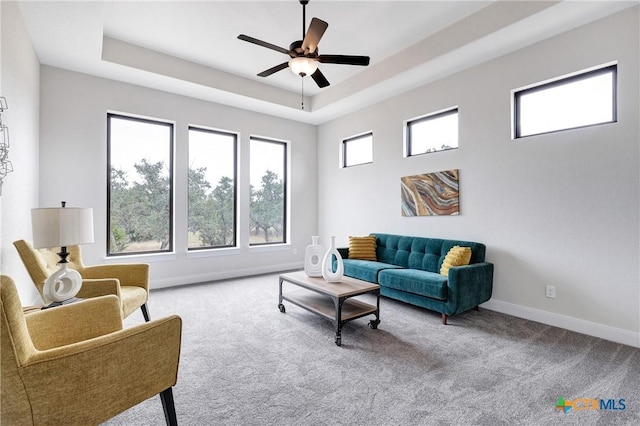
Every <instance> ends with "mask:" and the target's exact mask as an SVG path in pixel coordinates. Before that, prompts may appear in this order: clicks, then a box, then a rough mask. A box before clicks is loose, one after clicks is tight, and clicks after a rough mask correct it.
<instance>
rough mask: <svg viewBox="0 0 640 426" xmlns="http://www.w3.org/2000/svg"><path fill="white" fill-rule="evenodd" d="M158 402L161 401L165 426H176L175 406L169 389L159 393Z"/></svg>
mask: <svg viewBox="0 0 640 426" xmlns="http://www.w3.org/2000/svg"><path fill="white" fill-rule="evenodd" d="M160 400H161V401H162V409H163V410H164V418H165V420H166V421H167V426H178V419H177V417H176V406H175V404H174V402H173V391H172V390H171V388H167V389H165V390H163V391H162V392H160Z"/></svg>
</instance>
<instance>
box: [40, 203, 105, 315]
mask: <svg viewBox="0 0 640 426" xmlns="http://www.w3.org/2000/svg"><path fill="white" fill-rule="evenodd" d="M65 204H66V202H65V201H63V202H62V207H49V208H38V209H31V226H32V231H33V247H34V248H36V249H39V248H53V247H60V252H59V253H58V256H60V262H58V264H59V265H60V269H58V270H57V271H56V272H54V273H53V274H51V276H50V277H49V278H47V280H46V281H45V282H44V288H43V294H44V296H45V298H47V299H49V300H51V301H53V303H51V304H50V305H49V306H48V307H52V306H59V305H64V304H66V303H71V302H73V301H75V300H77V299H76V298H75V295H76V294H78V292H79V291H80V287H82V277H81V276H80V273H79V272H78V271H76V270H73V269H70V268H68V267H67V263H68V262H69V261H68V260H67V256H69V253H68V252H67V246H72V245H79V244H89V243H93V209H91V208H79V207H65Z"/></svg>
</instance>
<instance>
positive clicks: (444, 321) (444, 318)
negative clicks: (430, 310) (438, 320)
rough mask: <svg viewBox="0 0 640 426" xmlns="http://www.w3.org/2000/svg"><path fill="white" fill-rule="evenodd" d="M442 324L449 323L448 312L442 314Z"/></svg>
mask: <svg viewBox="0 0 640 426" xmlns="http://www.w3.org/2000/svg"><path fill="white" fill-rule="evenodd" d="M442 324H444V325H447V314H442Z"/></svg>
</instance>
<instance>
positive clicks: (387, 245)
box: [371, 233, 486, 272]
mask: <svg viewBox="0 0 640 426" xmlns="http://www.w3.org/2000/svg"><path fill="white" fill-rule="evenodd" d="M371 235H373V236H375V237H376V258H377V261H378V262H384V263H390V264H392V265H398V266H402V267H403V268H411V269H421V270H423V271H429V272H439V271H440V267H441V266H442V262H443V261H444V258H445V256H446V255H447V253H448V252H449V250H450V249H451V247H453V246H455V245H459V246H463V247H471V262H469V263H480V262H484V256H485V250H486V247H485V245H484V244H482V243H474V242H471V241H458V240H441V239H438V238H424V237H410V236H405V235H392V234H378V233H374V234H371Z"/></svg>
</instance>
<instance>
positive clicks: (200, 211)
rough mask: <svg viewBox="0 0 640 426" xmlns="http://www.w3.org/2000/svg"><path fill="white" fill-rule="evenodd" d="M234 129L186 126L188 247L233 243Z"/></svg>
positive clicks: (230, 244) (235, 138)
mask: <svg viewBox="0 0 640 426" xmlns="http://www.w3.org/2000/svg"><path fill="white" fill-rule="evenodd" d="M236 151H237V135H236V134H234V133H228V132H221V131H216V130H208V129H202V128H196V127H190V128H189V230H188V248H189V249H203V248H213V247H234V246H235V245H236V155H237V154H236Z"/></svg>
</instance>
